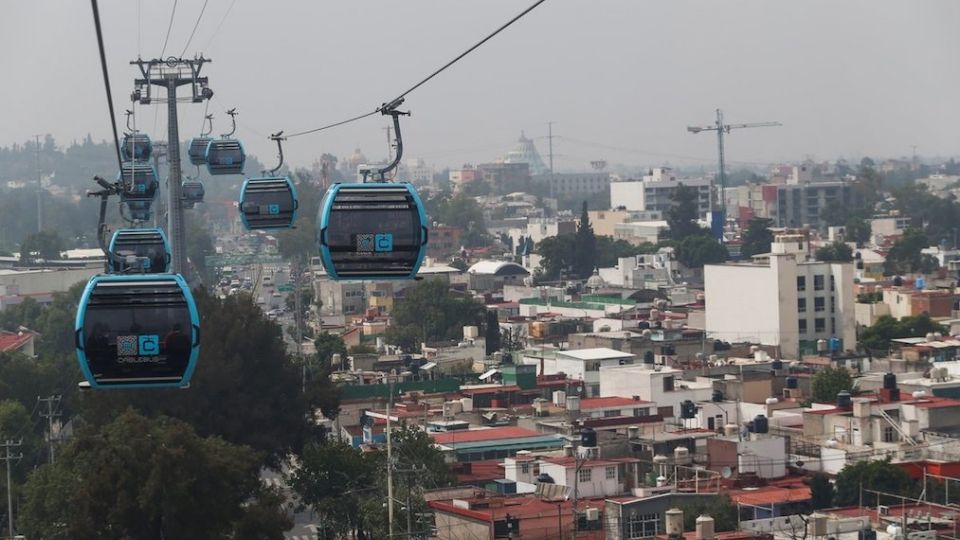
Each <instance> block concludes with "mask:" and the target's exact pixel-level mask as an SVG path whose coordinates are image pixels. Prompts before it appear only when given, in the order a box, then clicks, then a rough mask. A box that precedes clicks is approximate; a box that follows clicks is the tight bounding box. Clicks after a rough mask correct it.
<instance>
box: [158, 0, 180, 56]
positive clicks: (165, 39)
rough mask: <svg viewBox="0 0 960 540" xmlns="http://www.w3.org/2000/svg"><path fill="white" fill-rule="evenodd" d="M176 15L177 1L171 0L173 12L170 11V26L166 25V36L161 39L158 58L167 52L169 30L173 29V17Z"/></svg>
mask: <svg viewBox="0 0 960 540" xmlns="http://www.w3.org/2000/svg"><path fill="white" fill-rule="evenodd" d="M176 14H177V0H173V10H171V11H170V24H168V25H167V35H166V37H164V38H163V48H162V49H160V58H163V53H165V52H167V42H168V41H170V30H172V29H173V16H174V15H176Z"/></svg>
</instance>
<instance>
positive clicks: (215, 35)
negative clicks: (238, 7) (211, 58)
mask: <svg viewBox="0 0 960 540" xmlns="http://www.w3.org/2000/svg"><path fill="white" fill-rule="evenodd" d="M236 3H237V0H232V1H231V2H230V5H229V6H228V7H227V11H226V12H224V14H223V18H221V19H220V23H219V24H217V29H216V30H214V31H213V34H211V35H210V39H208V40H207V44H206V45H204V47H203V50H209V49H210V45H212V44H213V38H215V37H217V34H219V33H220V28H222V27H223V23H224V22H226V20H227V16H228V15H230V11H231V10H232V9H233V5H234V4H236Z"/></svg>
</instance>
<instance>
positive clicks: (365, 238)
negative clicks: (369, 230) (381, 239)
mask: <svg viewBox="0 0 960 540" xmlns="http://www.w3.org/2000/svg"><path fill="white" fill-rule="evenodd" d="M373 248H374V242H373V235H372V234H358V235H357V251H373Z"/></svg>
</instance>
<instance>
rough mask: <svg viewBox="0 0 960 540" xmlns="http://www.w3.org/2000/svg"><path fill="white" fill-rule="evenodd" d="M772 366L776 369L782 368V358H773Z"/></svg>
mask: <svg viewBox="0 0 960 540" xmlns="http://www.w3.org/2000/svg"><path fill="white" fill-rule="evenodd" d="M772 366H773V369H775V370H777V371H779V370H781V369H783V360H780V359H779V358H778V359H776V360H774V361H773V364H772Z"/></svg>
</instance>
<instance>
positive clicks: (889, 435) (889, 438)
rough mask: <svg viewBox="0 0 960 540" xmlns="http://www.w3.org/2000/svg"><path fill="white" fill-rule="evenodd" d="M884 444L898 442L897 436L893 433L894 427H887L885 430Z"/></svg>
mask: <svg viewBox="0 0 960 540" xmlns="http://www.w3.org/2000/svg"><path fill="white" fill-rule="evenodd" d="M883 442H889V443H892V442H897V439H896V436H895V435H894V433H893V426H885V427H884V428H883Z"/></svg>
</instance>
